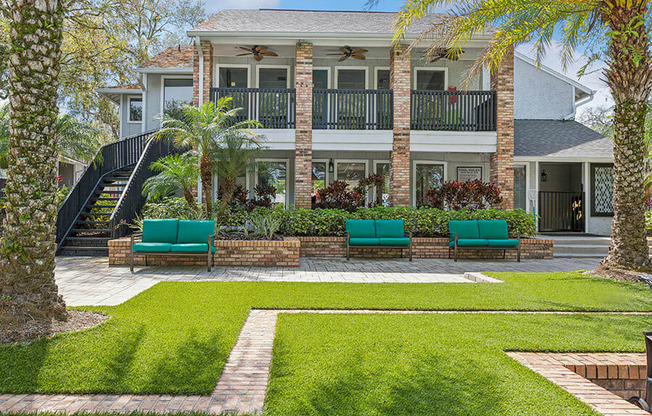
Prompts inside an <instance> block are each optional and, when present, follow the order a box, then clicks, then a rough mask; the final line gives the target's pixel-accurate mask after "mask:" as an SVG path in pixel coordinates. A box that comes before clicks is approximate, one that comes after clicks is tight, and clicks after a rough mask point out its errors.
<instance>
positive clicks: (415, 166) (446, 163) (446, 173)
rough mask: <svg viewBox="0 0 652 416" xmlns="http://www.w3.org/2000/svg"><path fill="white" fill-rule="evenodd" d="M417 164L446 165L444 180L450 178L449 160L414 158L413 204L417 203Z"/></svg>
mask: <svg viewBox="0 0 652 416" xmlns="http://www.w3.org/2000/svg"><path fill="white" fill-rule="evenodd" d="M417 165H443V166H444V179H443V180H442V182H446V181H447V180H448V162H445V161H443V160H441V161H440V160H413V161H412V180H411V181H410V182H411V184H412V192H411V194H412V206H416V205H417Z"/></svg>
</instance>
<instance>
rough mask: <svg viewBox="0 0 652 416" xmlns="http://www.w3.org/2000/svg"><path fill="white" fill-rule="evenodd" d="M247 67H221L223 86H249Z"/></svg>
mask: <svg viewBox="0 0 652 416" xmlns="http://www.w3.org/2000/svg"><path fill="white" fill-rule="evenodd" d="M247 73H248V71H247V68H220V71H219V78H220V79H219V83H218V85H219V86H220V87H222V88H247V87H248V85H247V84H248V83H247Z"/></svg>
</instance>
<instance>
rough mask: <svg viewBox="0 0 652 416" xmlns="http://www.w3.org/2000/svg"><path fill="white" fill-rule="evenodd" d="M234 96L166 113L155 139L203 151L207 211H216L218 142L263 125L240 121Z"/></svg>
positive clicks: (200, 162)
mask: <svg viewBox="0 0 652 416" xmlns="http://www.w3.org/2000/svg"><path fill="white" fill-rule="evenodd" d="M232 101H233V99H232V98H231V97H223V98H220V99H219V100H218V101H217V103H214V102H212V101H209V102H206V103H204V104H203V105H202V106H201V107H199V108H197V107H193V106H192V105H189V104H185V105H183V106H182V107H181V111H180V112H174V113H171V114H164V115H163V116H162V117H161V130H159V131H158V132H157V133H156V134H155V136H154V137H157V138H163V139H167V140H172V141H173V142H174V143H175V144H176V145H177V146H179V147H189V148H195V149H199V150H200V151H201V157H200V159H199V172H200V174H199V175H200V179H201V187H202V198H203V200H204V204H205V206H206V212H207V213H208V215H211V214H212V212H213V200H212V195H213V150H214V149H215V148H216V146H218V143H220V142H221V141H223V140H224V139H225V138H226V137H229V136H231V135H233V134H241V133H242V131H244V130H245V129H247V128H250V127H254V126H259V125H260V124H259V123H258V122H256V121H251V120H246V121H236V116H237V114H238V112H239V111H240V109H239V108H231V107H232Z"/></svg>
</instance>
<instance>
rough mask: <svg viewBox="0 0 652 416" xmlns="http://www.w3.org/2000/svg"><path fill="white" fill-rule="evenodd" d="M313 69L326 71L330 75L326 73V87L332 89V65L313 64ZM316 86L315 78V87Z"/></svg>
mask: <svg viewBox="0 0 652 416" xmlns="http://www.w3.org/2000/svg"><path fill="white" fill-rule="evenodd" d="M312 70H313V71H326V73H327V74H328V75H326V89H331V85H333V79H332V77H331V67H330V66H313V67H312ZM314 86H315V83H314V80H313V88H314Z"/></svg>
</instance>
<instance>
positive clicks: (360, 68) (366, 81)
mask: <svg viewBox="0 0 652 416" xmlns="http://www.w3.org/2000/svg"><path fill="white" fill-rule="evenodd" d="M349 69H350V70H357V71H364V89H365V90H368V89H369V67H368V66H342V65H340V66H336V67H335V79H334V80H333V83H334V85H335V89H339V88H340V86H339V85H338V82H337V81H338V78H339V73H340V70H349Z"/></svg>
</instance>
